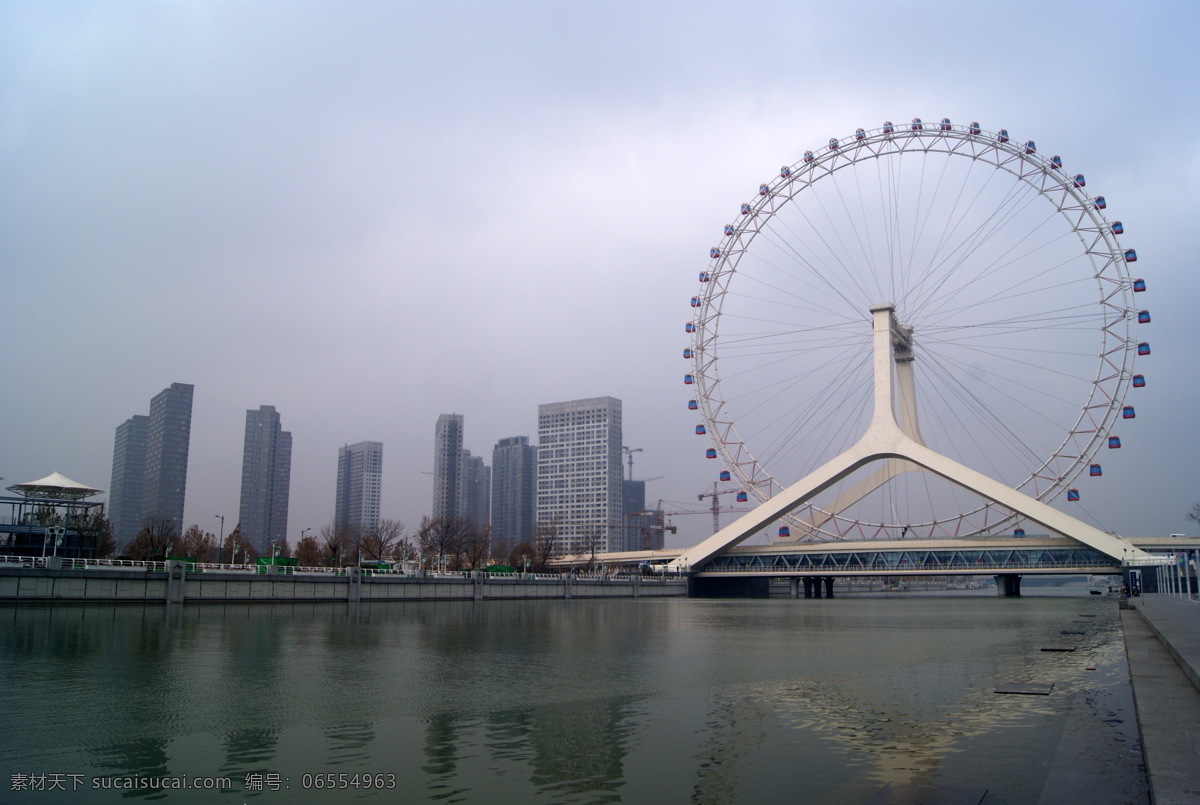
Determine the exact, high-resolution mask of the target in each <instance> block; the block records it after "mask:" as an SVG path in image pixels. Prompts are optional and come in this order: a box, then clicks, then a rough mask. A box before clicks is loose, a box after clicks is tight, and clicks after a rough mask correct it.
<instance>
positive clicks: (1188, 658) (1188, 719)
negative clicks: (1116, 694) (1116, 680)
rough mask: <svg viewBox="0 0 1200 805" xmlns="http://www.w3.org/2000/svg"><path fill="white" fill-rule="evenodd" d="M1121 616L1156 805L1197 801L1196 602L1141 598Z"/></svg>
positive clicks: (1199, 646)
mask: <svg viewBox="0 0 1200 805" xmlns="http://www.w3.org/2000/svg"><path fill="white" fill-rule="evenodd" d="M1130 606H1131V607H1132V608H1133V609H1130V610H1124V611H1122V612H1121V622H1122V625H1123V626H1124V630H1125V651H1126V654H1127V655H1128V657H1129V673H1130V676H1131V677H1132V680H1133V695H1134V699H1135V701H1136V702H1137V713H1138V726H1139V728H1140V729H1141V734H1142V748H1143V751H1144V753H1145V758H1146V771H1147V773H1148V775H1149V777H1150V789H1151V792H1152V798H1153V802H1154V803H1155V805H1177V804H1178V805H1195V803H1197V802H1200V604H1195V603H1188V602H1186V601H1182V600H1180V599H1177V598H1171V597H1169V596H1165V595H1143V596H1141V597H1140V598H1134V599H1132V600H1131V601H1130Z"/></svg>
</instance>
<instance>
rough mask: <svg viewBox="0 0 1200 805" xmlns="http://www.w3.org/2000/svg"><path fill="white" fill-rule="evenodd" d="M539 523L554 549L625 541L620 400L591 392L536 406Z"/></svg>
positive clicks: (598, 547)
mask: <svg viewBox="0 0 1200 805" xmlns="http://www.w3.org/2000/svg"><path fill="white" fill-rule="evenodd" d="M537 452H538V460H537V461H538V468H537V504H536V506H537V523H538V525H539V526H541V527H543V528H550V529H554V530H555V531H557V534H558V537H557V541H556V552H558V553H589V552H590V551H591V550H592V547H593V545H592V543H593V542H594V543H595V545H594V547H595V550H596V551H597V552H605V551H608V550H610V547H609V546H610V545H612V546H614V547H616V546H620V545H623V543H624V538H623V531H624V520H625V517H624V506H623V501H622V480H623V471H622V467H621V401H620V400H618V399H616V398H614V397H593V398H590V399H585V400H572V401H570V402H559V403H547V404H544V405H539V406H538V447H537Z"/></svg>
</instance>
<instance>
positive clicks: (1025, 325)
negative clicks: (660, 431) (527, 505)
mask: <svg viewBox="0 0 1200 805" xmlns="http://www.w3.org/2000/svg"><path fill="white" fill-rule="evenodd" d="M1086 186H1087V182H1086V179H1085V177H1084V175H1083V174H1081V173H1076V172H1074V171H1071V170H1068V168H1067V166H1066V165H1064V162H1063V160H1062V159H1060V158H1059V157H1058V156H1045V155H1043V154H1042V153H1040V152H1039V150H1038V148H1037V145H1036V144H1035V143H1034V142H1033V141H1019V140H1014V139H1012V138H1010V137H1009V135H1008V132H1007V131H1005V130H1003V129H1001V130H999V131H996V132H991V131H985V130H983V129H981V128H980V127H979V124H978V123H971V124H970V125H969V126H962V125H955V124H952V123H951V122H950V121H949V120H948V119H943V120H942V121H941V122H940V124H932V125H929V124H924V123H922V121H921V120H920V119H913V121H912V122H911V123H910V124H906V125H902V126H896V125H893V124H892V123H890V122H888V123H885V124H884V125H883V126H882V127H880V128H877V129H872V130H864V129H858V130H857V131H856V132H855V133H854V134H853V135H851V136H850V137H846V138H844V139H831V140H829V142H828V144H827V145H825V146H823V147H821V148H820V149H819V150H818V151H806V152H804V155H803V158H802V159H801V160H800V161H799V162H797V163H795V164H793V165H785V166H784V167H783V168H782V169H781V170H780V171H779V174H778V176H776V177H775V178H773V179H772V180H771V181H769V182H766V183H764V184H762V185H760V186H759V187H758V190H757V194H756V195H755V196H754V197H753V199H752V200H751V201H747V202H745V203H743V204H742V205H741V207H740V209H739V210H738V211H737V213H736V215H735V216H733V218H732V219H731V220H730V221H729V222H728V223H727V224H726V225H725V227H724V233H723V236H722V238H721V239H720V241H719V242H718V243H717V245H715V246H713V247H712V249H711V250H710V253H709V257H710V262H709V264H708V266H707V267H706V269H705V270H703V271H701V272H700V275H699V281H700V285H699V290H698V292H697V293H696V295H695V296H693V297H692V299H691V307H692V318H691V319H690V320H689V321H688V322H687V324H686V331H687V332H688V333H690V334H691V344H690V346H689V347H688V348H687V349H685V350H684V357H685V358H686V359H687V360H689V361H690V364H691V365H690V370H689V371H688V373H687V374H686V375H685V377H684V382H685V383H686V384H687V385H688V387H689V389H691V390H693V394H692V395H691V396H692V399H690V400H689V402H688V407H689V409H691V410H693V411H696V412H697V414H698V416H699V419H700V422H699V424H697V425H696V433H697V434H700V435H703V436H706V437H707V438H708V439H709V442H710V446H709V447H707V450H706V456H707V457H708V458H710V459H714V460H715V461H716V462H717V464H715V465H714V466H716V467H717V469H716V470H714V472H716V473H717V474H718V477H719V479H720V480H722V481H729V482H731V483H733V484H736V486H737V488H738V492H737V495H738V499H739V500H741V501H766V500H768V499H770V498H771V497H773V496H774V495H776V494H777V493H779V492H780V491H781V490H782V489H784V488H786V487H787V486H789V485H790V484H791V483H792V482H794V481H796V480H797V479H799V478H801V477H804V476H806V475H807V474H808V473H810V472H812V471H813V470H814V469H815V468H817V467H820V466H821V465H822V464H823V463H824V462H826V461H827V460H829V459H830V458H831V457H833V456H836V455H838V454H839V453H841V452H842V451H844V450H846V449H847V447H848V446H849V445H851V444H852V443H853V442H854V440H855V439H857V438H859V437H860V435H861V434H862V433H863V432H864V430H866V429H867V428H868V426H869V425H870V423H871V417H872V405H871V394H872V377H873V372H874V371H875V370H874V368H873V361H878V357H877V355H878V350H876V353H875V355H876V357H873V352H872V349H873V347H872V344H873V341H872V316H873V312H874V311H876V310H879V309H881V307H880V306H881V305H886V306H889V309H891V310H893V311H894V314H893V315H894V319H893V322H894V323H895V325H896V326H895V332H894V334H893V342H894V343H893V358H894V362H895V363H894V367H893V368H892V369H891V370H890V371H892V372H894V374H895V377H896V383H895V392H894V401H893V405H894V407H895V417H896V421H897V423H898V424H899V426H900V427H901V429H903V431H904V432H905V434H906V435H907V437H910V438H911V439H912V440H914V441H915V442H917V443H919V444H920V445H922V446H928V447H929V448H930V449H932V450H934V451H937V452H938V453H939V454H941V455H944V456H947V457H949V458H950V459H952V460H954V461H956V462H959V463H960V464H962V465H965V466H968V467H971V468H973V469H975V470H978V471H979V472H981V473H985V474H987V475H988V476H989V477H991V478H994V479H996V480H997V481H999V482H1001V483H1003V484H1004V485H1005V486H1007V487H1009V488H1012V489H1016V490H1018V491H1019V492H1021V493H1023V494H1024V495H1025V496H1028V497H1030V498H1035V499H1036V500H1038V501H1042V502H1049V501H1051V500H1053V499H1055V498H1057V497H1058V496H1060V495H1061V494H1062V493H1064V492H1066V495H1067V499H1068V500H1071V501H1077V500H1079V499H1080V497H1081V492H1080V490H1079V489H1078V488H1075V487H1073V486H1072V484H1073V483H1075V481H1076V479H1077V478H1079V476H1080V475H1081V473H1083V472H1084V471H1087V476H1086V477H1087V478H1088V483H1089V484H1090V485H1091V486H1089V490H1090V489H1093V488H1094V489H1097V490H1100V493H1102V491H1103V490H1102V488H1101V487H1099V486H1098V484H1099V483H1101V482H1100V481H1099V480H1096V481H1092V479H1098V478H1099V477H1100V476H1102V475H1103V469H1102V462H1101V460H1100V458H1099V454H1100V453H1101V452H1102V451H1106V450H1112V449H1116V448H1119V447H1120V446H1121V443H1122V442H1121V438H1122V436H1127V433H1122V432H1121V431H1122V430H1123V429H1125V430H1128V429H1130V428H1131V427H1132V424H1133V423H1132V422H1131V420H1133V419H1134V418H1135V417H1136V410H1135V408H1134V406H1133V405H1131V404H1128V401H1127V400H1126V396H1127V393H1128V390H1129V389H1130V388H1140V387H1142V386H1144V385H1145V378H1144V376H1143V375H1140V374H1134V371H1133V360H1134V356H1135V355H1147V354H1149V352H1150V347H1149V344H1148V343H1147V342H1145V341H1139V340H1138V337H1137V334H1136V330H1137V325H1138V324H1146V323H1148V322H1149V321H1150V314H1149V312H1148V311H1146V310H1139V306H1138V305H1136V304H1135V302H1136V301H1137V297H1136V296H1135V295H1136V294H1138V293H1139V292H1141V291H1144V290H1145V287H1146V285H1145V282H1144V281H1143V280H1141V279H1140V278H1135V277H1133V276H1132V275H1131V272H1130V265H1131V264H1132V263H1134V262H1135V261H1136V260H1137V255H1136V253H1135V252H1134V250H1133V249H1127V248H1124V247H1123V246H1122V245H1121V244H1120V243H1119V241H1118V236H1119V235H1121V234H1122V233H1123V231H1124V227H1123V224H1122V223H1121V222H1120V221H1109V220H1108V219H1106V218H1105V214H1104V211H1105V209H1106V207H1107V204H1106V202H1105V199H1104V197H1103V196H1091V195H1089V194H1088V193H1087V191H1086V189H1085V188H1086ZM874 376H875V377H876V378H878V375H877V374H876V375H874ZM887 393H888V394H889V395H892V394H893V392H892V391H891V390H890V388H889V391H888V392H887ZM917 469H918V468H917V467H916V466H915V465H913V464H911V463H909V462H906V461H904V460H902V459H890V460H888V461H886V462H884V464H883V466H876V467H873V468H863V469H859V470H856V472H855V473H854V474H853V475H852V476H849V477H846V478H844V479H841V480H839V481H838V482H837V483H836V484H834V485H831V486H830V487H829V488H828V489H824V491H822V493H821V495H820V496H819V497H816V498H814V499H812V500H810V501H807V502H805V503H804V504H803V505H800V506H799V507H797V508H795V509H793V510H792V511H790V513H789V514H788V515H787V516H786V518H784V519H783V520H781V521H780V528H779V536H781V537H783V536H791V537H793V538H798V539H814V540H819V539H871V538H888V537H905V536H911V537H939V536H969V535H974V534H991V533H999V532H1000V531H1001V530H1007V529H1014V530H1019V529H1020V528H1021V527H1022V525H1023V523H1022V520H1021V516H1020V515H1019V514H1016V513H1014V512H1013V511H1012V510H1011V509H1009V508H1005V507H1003V506H1000V505H998V504H996V503H994V502H989V501H986V500H982V499H980V498H979V497H978V496H977V495H973V494H971V493H969V492H967V491H965V490H963V489H962V488H960V487H957V486H955V485H954V484H952V483H948V482H947V481H946V480H945V479H943V478H941V477H938V476H937V475H935V474H931V473H928V472H916V471H913V470H917Z"/></svg>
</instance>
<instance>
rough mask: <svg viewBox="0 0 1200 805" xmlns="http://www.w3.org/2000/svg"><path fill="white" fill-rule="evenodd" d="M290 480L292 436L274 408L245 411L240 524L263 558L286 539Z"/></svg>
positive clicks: (266, 407)
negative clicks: (276, 543)
mask: <svg viewBox="0 0 1200 805" xmlns="http://www.w3.org/2000/svg"><path fill="white" fill-rule="evenodd" d="M291 477H292V434H291V433H289V432H288V431H286V430H283V427H282V425H281V423H280V419H279V413H278V412H277V411H276V410H275V406H273V405H261V406H259V408H258V410H257V411H255V410H253V409H251V410H248V411H246V439H245V442H244V445H243V448H242V498H241V505H240V506H239V507H238V522H239V523H240V525H241V527H242V536H243V537H245V538H246V540H247V541H248V542H249V543H250V544H251V545H252V546H254V549H255V550H256V551H258V553H259V554H260V555H261V556H268V555H270V554H269V552H270V550H271V543H272V542H279V543H283V542H284V541H286V540H287V521H288V492H289V487H290V485H291Z"/></svg>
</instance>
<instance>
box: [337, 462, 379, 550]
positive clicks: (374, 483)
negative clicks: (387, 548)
mask: <svg viewBox="0 0 1200 805" xmlns="http://www.w3.org/2000/svg"><path fill="white" fill-rule="evenodd" d="M382 483H383V442H358V443H356V444H348V445H346V446H344V447H340V448H338V473H337V502H336V506H335V510H334V516H333V527H334V529H335V530H337V531H342V530H344V529H361V530H364V531H369V530H373V529H375V528H378V527H379V499H380V490H381V488H382Z"/></svg>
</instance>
